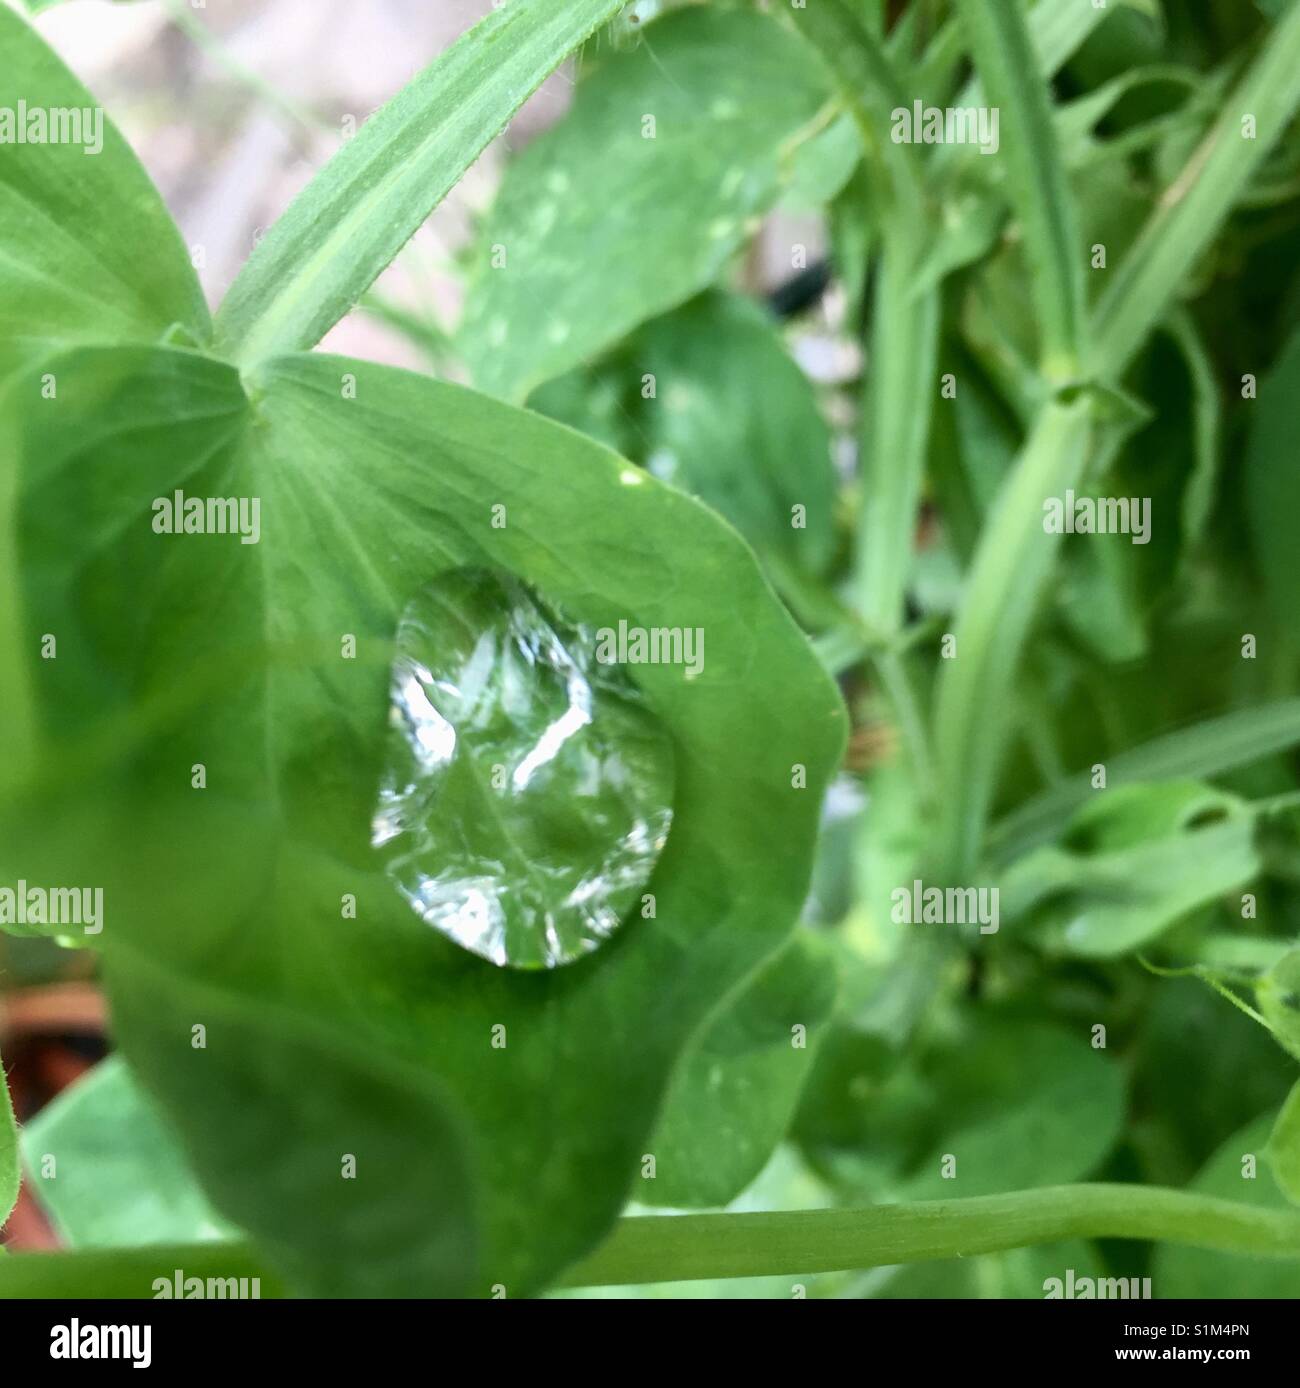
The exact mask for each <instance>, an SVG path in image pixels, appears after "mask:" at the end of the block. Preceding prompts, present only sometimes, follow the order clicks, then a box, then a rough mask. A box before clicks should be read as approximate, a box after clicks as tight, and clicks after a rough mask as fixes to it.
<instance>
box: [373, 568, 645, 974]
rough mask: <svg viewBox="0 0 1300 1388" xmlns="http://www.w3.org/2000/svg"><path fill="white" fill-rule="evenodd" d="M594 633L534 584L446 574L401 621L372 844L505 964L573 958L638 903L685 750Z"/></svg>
mask: <svg viewBox="0 0 1300 1388" xmlns="http://www.w3.org/2000/svg"><path fill="white" fill-rule="evenodd" d="M596 647H597V637H596V633H595V632H593V631H591V630H590V629H588V628H585V627H581V626H577V625H575V624H573V623H570V622H568V621H567V620H565V619H564V618H563V617H562V616H561V615H560V614H559V613H558V612H556V611H555V610H554V609H553V608H552V607H551V606H550V605H549V604H547V603H545V602H544V601H543V600H542V599H540V598H539V597H538V596H536V595H535V594H534V593H533V592H532V591H530V590H529V589H528V588H527V587H526V586H525V585H524V584H523V583H521V582H520V581H519V580H517V579H515V578H513V577H511V576H509V575H506V574H501V573H496V572H490V571H488V570H483V569H459V570H455V571H453V572H451V573H448V574H445V575H443V576H442V577H441V578H440V579H438V581H437V582H436V583H434V584H432V585H430V586H429V587H428V588H425V589H423V590H422V591H421V592H419V593H417V594H416V595H415V597H414V598H413V599H412V600H411V601H410V602H409V603H408V604H407V606H406V609H405V611H404V612H403V613H402V616H401V620H400V622H399V624H398V628H397V649H396V655H395V658H394V661H393V669H392V677H391V686H390V687H391V698H392V703H391V708H390V713H389V734H388V744H387V755H386V759H385V770H384V775H383V778H382V780H381V784H380V790H379V802H378V805H377V808H376V810H375V815H374V819H373V823H372V826H371V841H372V843H373V844H374V846H375V848H376V849H377V850H378V851H379V852H380V854H381V855H382V858H383V861H384V865H385V869H386V871H387V873H388V876H389V878H390V879H391V880H392V881H393V882H394V883H395V884H396V886H397V887H398V889H399V890H400V891H401V893H402V895H403V896H404V897H405V898H406V900H407V901H408V902H409V903H410V904H411V906H412V907H413V908H414V910H415V912H416V914H417V915H419V916H420V917H421V918H422V919H423V920H424V921H426V922H427V923H428V924H429V925H432V926H433V927H434V928H435V929H437V930H440V931H441V932H442V933H443V934H444V935H446V936H448V938H450V939H452V940H455V941H456V943H457V944H460V945H463V946H464V947H465V948H466V949H468V950H471V951H472V952H473V953H475V954H478V955H481V956H482V957H483V958H484V959H489V960H491V961H492V963H494V964H499V965H509V966H511V967H514V968H520V969H538V968H550V967H553V966H555V965H557V964H567V963H570V962H572V961H573V960H575V959H579V958H581V957H582V956H583V955H585V954H588V953H590V952H591V951H592V950H594V949H596V948H597V947H598V946H599V945H600V944H601V942H602V941H604V940H605V939H607V938H608V937H609V936H610V935H611V934H612V933H613V932H614V931H615V930H616V929H617V928H618V926H619V923H620V922H621V920H622V919H623V917H624V916H626V915H628V914H629V913H632V912H633V911H634V908H637V907H639V904H640V898H641V892H642V889H643V887H644V886H645V883H646V882H647V880H648V878H649V877H650V874H651V872H652V871H653V870H654V866H655V863H656V862H657V861H658V858H659V854H660V852H661V851H662V849H663V845H664V842H665V840H666V839H667V836H668V829H669V826H670V824H671V822H672V792H673V754H672V743H671V740H670V738H669V736H668V733H667V731H666V730H665V729H664V727H663V725H662V724H661V723H660V722H659V720H658V719H657V718H656V717H655V715H654V714H653V713H651V712H650V710H649V709H648V707H647V706H646V704H645V701H644V698H643V696H642V695H641V693H640V691H639V690H638V689H637V687H636V686H635V685H634V684H633V683H632V681H631V680H630V678H629V677H628V675H627V673H626V672H625V671H624V670H623V669H622V668H621V667H620V666H617V665H608V664H602V663H600V661H598V659H597V657H596Z"/></svg>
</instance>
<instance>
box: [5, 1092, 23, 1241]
mask: <svg viewBox="0 0 1300 1388" xmlns="http://www.w3.org/2000/svg"><path fill="white" fill-rule="evenodd" d="M20 1175H21V1172H20V1170H19V1164H18V1127H17V1124H16V1123H15V1122H14V1106H13V1103H12V1102H11V1101H10V1098H9V1083H8V1081H7V1080H6V1078H5V1074H4V1067H3V1066H2V1065H0V1229H2V1228H4V1222H5V1220H7V1219H8V1218H9V1212H10V1210H12V1209H13V1207H14V1203H15V1202H16V1201H17V1199H18V1182H19V1177H20Z"/></svg>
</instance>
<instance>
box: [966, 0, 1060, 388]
mask: <svg viewBox="0 0 1300 1388" xmlns="http://www.w3.org/2000/svg"><path fill="white" fill-rule="evenodd" d="M958 13H959V14H960V16H961V21H962V24H963V26H964V28H965V30H966V36H967V38H968V40H969V42H970V46H971V53H972V56H973V57H974V60H975V66H976V69H977V71H978V72H979V75H980V80H981V81H982V83H983V85H984V89H985V91H986V92H987V94H988V99H989V101H991V102H992V103H993V105H994V107H995V108H997V109H999V110H1000V111H1001V122H1000V124H1001V127H1002V134H1001V139H1002V140H1003V141H1005V145H1004V149H1005V155H1006V160H1007V165H1008V174H1009V179H1008V181H1009V185H1010V187H1009V195H1010V198H1011V203H1012V206H1013V207H1014V208H1015V210H1016V214H1017V216H1018V217H1019V219H1020V223H1021V227H1022V229H1023V234H1024V239H1025V250H1026V254H1027V256H1028V260H1029V269H1030V283H1031V285H1032V287H1033V291H1034V299H1035V307H1036V309H1037V320H1038V331H1039V338H1040V353H1041V367H1042V370H1043V373H1044V375H1045V376H1046V377H1047V378H1048V380H1050V381H1055V382H1065V381H1069V380H1070V379H1072V378H1073V376H1074V375H1075V373H1076V372H1077V370H1078V364H1079V359H1080V356H1081V354H1082V351H1083V258H1082V257H1083V247H1082V246H1081V244H1080V242H1079V236H1078V230H1077V227H1076V215H1075V210H1074V204H1073V201H1072V199H1071V195H1070V191H1069V188H1068V186H1067V184H1066V179H1065V164H1064V161H1063V160H1062V158H1061V153H1060V149H1059V147H1058V142H1057V135H1056V130H1055V127H1054V126H1053V124H1052V111H1051V102H1050V100H1049V93H1048V88H1047V83H1046V81H1045V80H1044V79H1043V77H1042V76H1040V75H1039V72H1038V65H1037V63H1036V61H1035V55H1034V49H1033V45H1032V43H1031V41H1030V36H1029V30H1028V27H1027V23H1026V20H1025V17H1024V15H1023V14H1022V12H1021V9H1020V6H1019V5H1015V4H1008V5H987V4H984V3H982V0H959V3H958Z"/></svg>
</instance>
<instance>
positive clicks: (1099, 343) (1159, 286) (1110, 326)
mask: <svg viewBox="0 0 1300 1388" xmlns="http://www.w3.org/2000/svg"><path fill="white" fill-rule="evenodd" d="M1298 106H1300V0H1292V3H1291V6H1290V8H1289V9H1288V10H1287V11H1286V13H1285V14H1284V15H1283V16H1282V17H1281V18H1280V19H1279V20H1278V22H1277V24H1276V25H1275V26H1274V27H1273V29H1272V30H1271V32H1270V33H1269V34H1268V35H1267V41H1266V42H1265V43H1264V45H1263V47H1262V48H1261V50H1260V52H1259V54H1258V56H1257V57H1256V59H1255V61H1254V62H1253V63H1252V64H1251V66H1250V68H1249V69H1248V70H1247V71H1246V73H1245V74H1244V76H1243V77H1242V78H1241V80H1240V82H1238V83H1237V85H1236V86H1235V87H1234V88H1233V89H1232V91H1231V92H1229V94H1228V96H1227V99H1226V100H1225V102H1224V104H1223V110H1222V113H1221V115H1220V116H1219V119H1218V120H1217V121H1215V123H1214V126H1213V128H1212V129H1211V130H1210V132H1209V134H1208V135H1206V137H1205V139H1204V140H1202V142H1201V143H1200V145H1199V146H1198V147H1197V149H1196V151H1195V153H1194V154H1193V155H1192V157H1191V158H1190V159H1189V160H1188V162H1187V164H1186V166H1185V167H1184V169H1183V171H1182V173H1181V174H1179V176H1178V178H1177V179H1176V180H1175V181H1174V183H1172V184H1171V185H1170V186H1169V187H1168V188H1166V189H1165V192H1164V194H1163V195H1162V197H1161V198H1160V201H1159V203H1158V204H1157V206H1156V210H1155V212H1154V213H1152V215H1151V218H1150V219H1149V221H1148V222H1147V224H1146V226H1145V227H1144V228H1143V229H1142V233H1141V235H1140V236H1139V237H1138V240H1137V243H1136V245H1134V247H1133V248H1132V250H1131V251H1130V252H1129V253H1128V255H1127V256H1125V257H1124V260H1123V261H1122V262H1121V264H1120V266H1119V268H1118V269H1117V270H1116V271H1115V274H1114V277H1113V278H1112V279H1111V280H1110V282H1109V284H1108V285H1107V286H1106V291H1105V293H1104V294H1103V295H1102V297H1101V299H1100V301H1099V302H1098V304H1097V307H1096V310H1095V312H1094V315H1093V323H1092V361H1093V363H1094V366H1095V369H1096V370H1097V371H1099V372H1103V373H1106V374H1107V375H1108V376H1110V377H1112V378H1113V377H1118V376H1120V375H1122V374H1123V372H1124V369H1125V368H1126V366H1127V365H1128V363H1129V361H1130V360H1131V359H1132V357H1133V354H1134V353H1135V352H1137V350H1138V349H1139V348H1140V347H1141V345H1142V343H1143V341H1144V340H1145V338H1146V336H1147V334H1148V332H1150V330H1151V329H1152V328H1153V327H1154V326H1155V324H1156V323H1158V322H1159V321H1160V318H1161V317H1162V316H1163V315H1164V313H1165V311H1166V309H1167V308H1168V305H1169V302H1170V300H1171V299H1172V298H1173V296H1174V294H1175V292H1176V291H1177V288H1178V286H1179V284H1180V283H1181V282H1182V280H1183V278H1184V277H1185V276H1186V275H1187V273H1188V271H1189V270H1190V269H1191V268H1192V266H1193V265H1194V264H1195V262H1196V259H1197V257H1198V256H1199V255H1200V254H1201V253H1202V251H1204V250H1205V248H1206V247H1207V246H1208V245H1209V244H1210V243H1211V242H1212V241H1213V240H1214V238H1215V237H1216V236H1217V235H1218V233H1219V229H1220V227H1222V225H1223V223H1224V221H1225V220H1226V219H1227V217H1228V214H1229V213H1230V212H1231V211H1232V209H1233V207H1234V206H1235V205H1236V203H1237V200H1238V199H1239V198H1240V197H1241V195H1242V193H1243V192H1244V190H1245V189H1246V187H1247V185H1248V184H1249V183H1250V181H1251V179H1252V178H1253V177H1254V176H1255V173H1256V172H1257V171H1258V169H1259V167H1260V165H1261V164H1262V163H1263V161H1264V159H1265V157H1266V156H1267V155H1268V153H1269V151H1270V150H1271V149H1272V148H1273V146H1274V145H1275V144H1276V143H1277V141H1278V139H1279V138H1280V137H1281V135H1282V132H1283V131H1284V130H1285V129H1286V126H1287V123H1288V122H1289V121H1290V120H1291V118H1292V116H1293V115H1294V114H1295V111H1296V108H1297V107H1298Z"/></svg>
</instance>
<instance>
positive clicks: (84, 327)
mask: <svg viewBox="0 0 1300 1388" xmlns="http://www.w3.org/2000/svg"><path fill="white" fill-rule="evenodd" d="M0 51H2V52H3V53H4V63H3V65H0V109H5V110H6V111H7V113H10V114H11V115H15V119H16V113H20V103H25V108H26V111H27V114H28V116H29V120H30V118H31V113H32V112H40V113H41V115H42V116H45V117H46V118H47V119H48V114H47V113H48V111H49V110H50V109H51V108H66V109H67V110H68V111H70V112H75V113H77V123H76V125H73V124H72V123H71V118H70V122H69V125H68V127H67V130H66V131H65V132H61V133H65V134H66V135H68V136H69V137H71V136H73V135H77V134H80V135H81V136H82V137H83V141H82V142H78V143H74V142H72V141H71V139H68V140H66V141H63V142H59V143H51V142H47V143H35V144H33V143H27V142H24V143H18V141H17V139H16V138H13V136H14V135H15V134H16V132H10V137H7V138H6V139H5V140H4V141H2V142H0V222H2V223H3V225H4V228H5V235H4V246H3V249H0V380H3V379H4V378H5V377H6V376H7V375H8V374H9V373H10V372H11V371H13V370H15V369H16V368H17V367H18V366H20V365H22V364H24V363H25V362H28V361H30V360H32V359H33V358H36V357H38V356H39V355H40V354H42V353H44V352H48V351H51V350H54V349H57V348H59V347H62V346H67V345H69V344H72V343H76V342H119V341H122V342H141V341H157V340H158V339H159V338H161V337H162V336H163V334H164V333H166V332H167V331H168V329H169V328H171V327H172V326H173V325H180V327H181V328H183V329H184V330H185V331H186V333H187V334H188V335H189V336H190V337H191V338H194V339H197V340H200V341H202V340H204V339H205V338H206V336H207V334H208V331H209V324H208V311H207V307H206V305H205V304H204V302H203V295H202V292H201V291H200V289H199V284H198V280H197V279H196V278H195V275H194V271H193V269H192V268H191V266H190V259H189V254H188V253H187V251H186V249H185V246H184V244H183V243H182V241H181V238H180V234H179V233H178V232H177V230H176V227H175V225H174V224H173V222H172V220H171V218H170V217H169V216H168V214H167V209H166V208H165V207H164V206H163V203H162V199H161V198H160V197H159V196H158V193H157V192H156V190H155V189H154V187H153V185H152V184H151V183H150V182H149V178H148V175H147V174H146V173H145V171H144V169H143V168H142V167H141V165H140V162H139V160H138V159H137V158H136V157H135V155H134V154H133V153H132V151H131V149H130V147H129V146H128V145H127V143H126V141H125V140H123V138H122V136H121V135H120V134H119V133H118V131H117V129H116V127H115V126H114V125H113V124H112V122H111V121H110V120H109V119H108V117H107V115H106V114H105V113H104V110H103V108H102V107H101V106H100V105H99V104H98V102H96V100H95V98H94V97H93V96H92V95H91V94H90V93H89V92H88V91H86V89H85V88H84V87H83V86H82V85H81V83H80V82H78V81H77V79H76V78H75V77H74V76H73V75H72V74H71V73H70V72H69V71H68V69H67V68H66V67H65V66H64V65H63V63H62V62H61V61H60V60H59V58H58V57H57V56H56V55H55V54H54V52H53V51H52V50H51V49H50V48H49V46H48V45H47V44H46V43H45V42H44V40H43V39H42V38H41V37H40V35H39V34H37V33H36V31H35V30H34V29H32V28H31V26H30V25H29V24H27V23H26V21H24V20H23V19H22V18H21V17H20V16H19V15H17V14H15V13H14V12H13V11H12V10H11V9H8V8H7V7H5V6H4V5H0ZM26 133H31V131H30V129H29V130H28V131H27V132H26ZM49 133H51V132H50V131H49V130H47V131H46V134H47V135H48V134H49ZM96 146H100V147H99V148H98V149H96ZM92 151H95V152H92ZM146 246H147V247H148V248H149V250H148V254H147V255H144V254H142V253H141V250H142V248H143V247H146Z"/></svg>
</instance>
